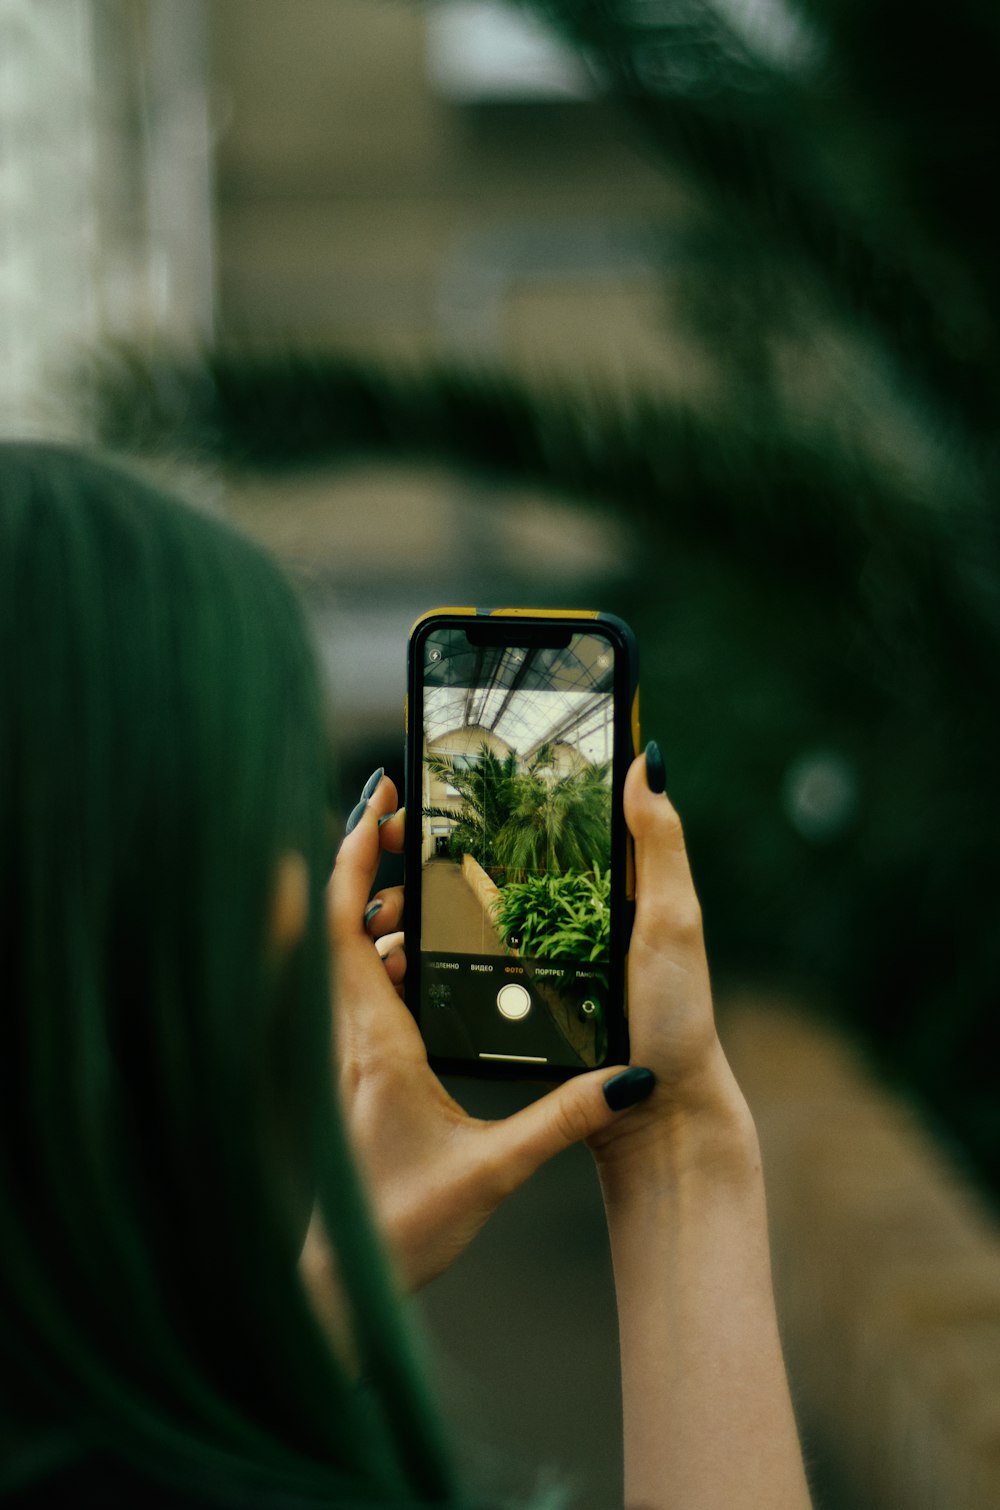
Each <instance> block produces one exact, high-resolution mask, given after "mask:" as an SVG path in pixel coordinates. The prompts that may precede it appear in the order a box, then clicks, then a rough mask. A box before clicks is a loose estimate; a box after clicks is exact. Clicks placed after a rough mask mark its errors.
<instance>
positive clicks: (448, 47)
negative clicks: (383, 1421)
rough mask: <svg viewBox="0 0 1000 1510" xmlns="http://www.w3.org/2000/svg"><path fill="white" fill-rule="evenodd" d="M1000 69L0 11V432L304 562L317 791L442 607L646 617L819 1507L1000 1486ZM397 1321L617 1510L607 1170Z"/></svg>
mask: <svg viewBox="0 0 1000 1510" xmlns="http://www.w3.org/2000/svg"><path fill="white" fill-rule="evenodd" d="M998 62H1000V21H998V18H997V17H996V16H994V15H993V13H992V12H991V11H989V10H988V9H985V8H983V7H981V6H978V5H977V4H975V3H974V0H960V3H956V4H955V5H954V6H953V7H952V8H951V9H950V11H949V14H948V17H947V18H945V20H944V21H942V18H941V16H940V15H939V12H938V10H937V9H936V8H935V7H932V6H930V5H925V4H917V5H915V6H910V7H907V10H906V14H905V15H904V14H902V13H900V12H898V11H897V9H896V8H895V7H894V6H893V5H892V4H891V3H889V0H877V3H876V0H870V3H868V4H866V5H863V6H862V5H846V6H845V5H839V4H832V3H830V4H827V3H825V0H808V3H802V4H800V5H796V6H794V7H793V6H791V5H789V4H785V3H782V0H769V3H761V4H757V5H754V6H752V7H750V6H745V7H744V6H739V5H736V4H733V3H729V0H726V3H723V0H712V3H709V0H690V3H684V4H681V3H680V0H643V3H642V4H635V3H632V0H607V3H606V4H603V5H598V6H594V5H587V4H583V3H575V0H537V3H532V4H528V3H525V4H523V5H520V6H504V5H500V4H492V3H480V0H439V3H437V4H431V5H423V4H418V3H416V0H412V3H411V0H384V3H378V4H376V3H374V0H283V3H282V4H280V5H277V4H261V3H252V0H44V3H40V4H34V3H31V0H0V343H2V346H3V352H4V361H3V363H0V433H3V434H5V435H11V434H24V433H31V434H38V435H51V436H73V437H82V438H85V439H88V438H97V439H99V440H101V441H103V442H104V443H106V444H108V445H111V446H112V447H116V448H118V449H122V450H125V451H127V452H129V453H130V454H131V455H132V456H133V458H136V457H138V458H139V459H140V460H141V463H142V465H144V466H147V467H150V468H152V469H154V470H156V471H158V472H160V473H165V474H167V475H168V476H169V477H170V478H171V479H172V480H174V481H176V482H177V483H178V484H179V485H180V486H182V487H183V488H184V489H185V490H187V491H188V492H189V493H191V494H192V495H193V496H195V497H196V498H197V499H198V500H199V501H200V502H201V503H202V504H203V506H204V507H206V508H209V509H213V510H218V511H220V512H223V513H225V514H227V515H228V516H230V517H232V518H233V519H235V520H236V521H238V522H239V523H241V524H242V525H243V526H244V527H245V528H247V529H248V530H250V531H251V532H253V533H254V534H256V535H257V536H258V537H259V538H261V539H262V540H264V541H265V542H266V543H267V544H268V545H269V546H270V547H271V548H272V549H273V550H274V551H275V552H276V553H277V554H278V555H279V556H280V557H281V558H282V560H284V561H285V563H286V564H287V565H288V567H289V568H290V570H292V572H293V573H294V574H295V575H296V578H297V580H298V582H299V584H300V586H301V589H302V592H303V594H304V595H305V598H306V601H307V603H308V605H309V608H310V611H311V613H312V616H313V621H314V624H315V626H316V632H317V637H318V641H319V645H320V649H321V653H322V655H323V657H324V663H325V665H326V667H327V670H328V674H329V679H330V686H331V695H332V698H333V701H334V705H335V707H336V709H337V727H338V734H339V743H340V755H341V765H342V773H343V789H344V802H345V806H346V807H349V806H350V805H351V802H352V800H353V798H352V796H351V794H352V793H353V791H354V790H355V789H356V788H357V787H359V786H360V784H361V783H362V782H363V781H364V779H365V777H366V776H367V775H368V773H369V771H370V770H371V769H372V768H373V767H374V766H376V765H379V764H383V763H384V764H386V765H387V766H388V767H389V769H390V772H391V773H392V774H394V775H397V776H398V775H399V773H400V770H401V762H400V759H399V754H400V747H401V739H402V730H401V717H400V713H401V704H402V696H403V674H404V654H405V638H406V633H407V630H408V628H409V625H410V623H411V622H412V620H413V619H414V618H415V617H416V615H417V614H418V613H419V612H421V611H423V610H424V609H426V608H427V607H430V606H432V605H433V604H435V603H438V602H460V603H461V602H470V601H471V602H494V603H496V602H501V601H507V602H512V603H513V602H520V603H531V602H535V603H541V602H545V603H552V604H560V603H561V604H571V603H574V602H575V603H577V604H580V603H586V604H592V603H593V604H598V605H600V606H601V607H604V608H607V609H611V610H615V611H617V612H620V613H622V614H623V615H624V616H625V617H626V618H628V619H630V620H631V621H632V622H633V623H634V625H635V627H636V629H637V630H638V632H639V636H640V641H641V644H642V653H643V695H644V708H645V719H644V723H645V728H646V730H647V732H648V733H650V734H655V735H656V736H657V737H658V738H659V739H660V741H661V743H662V745H663V747H664V750H665V753H666V757H667V764H668V778H669V784H670V789H671V792H672V794H673V795H674V796H675V798H676V800H677V801H678V804H679V806H680V808H681V810H682V812H683V813H684V816H685V822H686V827H687V830H688V835H689V843H690V848H691V852H692V855H693V857H694V866H695V873H696V879H697V882H698V885H699V889H700V891H701V893H702V897H703V901H704V904H705V911H706V917H707V919H708V928H709V944H710V950H711V954H712V958H713V965H714V968H715V972H716V976H717V978H718V980H719V983H720V998H721V1002H722V1010H723V1018H722V1026H723V1035H724V1039H725V1040H726V1041H727V1043H728V1044H729V1047H730V1052H731V1053H732V1055H733V1058H734V1061H735V1062H736V1064H737V1069H738V1071H739V1073H740V1074H741V1075H742V1076H743V1078H744V1079H745V1081H746V1083H747V1086H748V1090H749V1092H750V1096H751V1101H752V1104H753V1106H754V1109H755V1111H756V1113H757V1117H758V1122H759V1124H760V1127H761V1132H762V1138H763V1141H764V1151H765V1162H766V1167H767V1169H768V1172H769V1175H770V1179H771V1188H772V1208H773V1214H774V1223H775V1233H774V1239H775V1251H776V1256H777V1260H778V1283H779V1310H780V1312H781V1317H782V1322H783V1326H784V1329H785V1333H786V1339H787V1344H788V1351H789V1357H790V1360H791V1365H792V1372H793V1386H794V1388H795V1393H796V1398H797V1403H798V1405H799V1409H800V1413H801V1416H802V1420H803V1424H804V1427H805V1432H806V1442H807V1452H808V1455H809V1458H810V1462H811V1465H812V1471H813V1475H814V1479H815V1481H816V1484H817V1498H818V1502H819V1503H820V1504H821V1505H826V1506H829V1507H832V1510H835V1507H837V1506H840V1505H844V1506H847V1505H850V1506H852V1507H861V1506H871V1507H872V1510H875V1507H893V1510H894V1507H896V1506H900V1507H902V1506H904V1505H905V1506H907V1507H911V1506H914V1507H918V1506H924V1505H926V1506H935V1507H937V1506H948V1507H949V1510H952V1507H962V1506H970V1507H975V1510H979V1507H983V1510H985V1507H986V1506H987V1505H990V1504H993V1503H995V1502H996V1499H997V1497H998V1492H1000V1491H997V1490H996V1486H997V1483H998V1475H1000V1466H998V1464H1000V1415H998V1408H1000V1406H998V1402H1000V1377H998V1370H1000V1345H998V1337H1000V1293H998V1286H1000V1265H998V1258H997V1252H998V1248H997V1237H996V1227H995V1220H994V1217H993V1215H992V1213H993V1211H994V1210H995V1200H996V1190H997V1188H998V1185H1000V1172H998V1171H1000V1110H998V1100H997V1096H996V1091H995V1078H996V1076H995V1065H996V1052H995V1046H994V1045H995V1026H994V1019H995V1015H996V983H997V978H998V974H1000V943H998V940H1000V933H998V931H997V929H996V924H995V917H996V906H995V898H996V880H995V850H996V834H997V831H998V824H997V808H996V798H995V766H996V760H995V749H996V736H997V733H998V721H997V714H996V709H997V688H998V680H1000V679H998V676H997V672H998V668H1000V593H998V591H997V584H998V582H1000V569H998V562H1000V549H998V531H997V528H996V510H995V500H996V492H997V482H998V471H1000V467H998V463H997V456H996V446H995V436H996V433H997V421H998V419H1000V413H998V410H1000V363H998V360H997V356H996V353H997V351H998V350H1000V339H998V337H1000V279H998V277H997V262H996V258H995V255H994V244H993V241H992V238H991V234H990V230H989V219H990V217H989V208H990V205H991V204H992V200H993V199H994V198H995V190H994V189H993V187H992V174H993V172H994V171H995V169H994V165H995V161H996V155H997V154H996V149H997V148H1000V141H998V140H997V138H998V136H1000V127H998V122H997V116H996V111H995V108H994V107H993V106H992V104H991V100H992V90H993V83H992V80H993V77H994V73H993V72H992V71H991V70H995V66H996V64H997V63H998ZM727 1003H729V1005H728V1007H727ZM517 1094H519V1093H516V1092H509V1091H501V1090H498V1089H493V1090H490V1089H488V1088H479V1089H478V1090H472V1089H471V1088H468V1087H462V1088H460V1095H461V1096H462V1097H463V1098H464V1099H466V1100H467V1101H468V1103H469V1104H470V1105H475V1106H476V1107H477V1108H478V1109H479V1110H480V1111H481V1112H482V1114H484V1115H497V1114H500V1113H502V1111H503V1110H504V1108H505V1107H506V1106H508V1105H509V1104H511V1099H510V1098H511V1096H514V1097H515V1099H516V1096H517ZM525 1094H527V1093H525ZM928 1129H929V1132H928ZM803 1213H811V1216H808V1217H806V1216H804V1215H803ZM845 1274H849V1275H850V1283H841V1281H842V1280H843V1277H844V1275H845ZM422 1308H423V1315H424V1318H425V1321H426V1324H427V1326H428V1329H429V1332H430V1334H431V1341H432V1350H433V1351H434V1353H435V1355H436V1358H437V1363H436V1367H437V1370H438V1372H439V1375H440V1378H441V1383H442V1390H443V1392H444V1396H445V1399H446V1402H447V1406H448V1409H449V1411H450V1412H451V1414H452V1417H453V1420H454V1421H455V1424H456V1430H457V1431H458V1433H459V1435H460V1436H461V1439H462V1441H463V1442H464V1443H466V1444H467V1450H468V1456H469V1458H470V1463H471V1464H472V1471H473V1472H474V1473H477V1474H478V1475H479V1476H480V1478H482V1479H484V1480H485V1481H486V1482H487V1483H488V1484H489V1485H490V1486H491V1488H493V1489H496V1488H497V1487H498V1486H499V1487H501V1488H503V1489H507V1488H509V1489H511V1491H512V1492H515V1493H521V1494H523V1493H524V1491H525V1489H526V1487H527V1486H529V1485H530V1484H532V1483H533V1482H535V1481H536V1476H537V1475H538V1474H539V1473H543V1474H544V1473H546V1472H548V1473H551V1474H552V1475H553V1476H554V1477H555V1478H556V1479H558V1480H560V1481H564V1482H568V1483H569V1484H570V1486H571V1488H573V1489H574V1490H575V1491H576V1492H577V1493H578V1495H579V1500H580V1503H581V1504H583V1505H586V1506H589V1505H593V1506H597V1505H600V1504H605V1503H608V1502H609V1501H610V1502H613V1501H614V1500H615V1498H616V1497H617V1495H618V1493H619V1489H618V1483H619V1472H620V1465H619V1453H620V1443H619V1428H618V1396H617V1383H616V1362H615V1346H616V1344H615V1332H614V1317H613V1301H612V1293H611V1287H610V1276H609V1271H608V1262H607V1254H606V1250H605V1241H604V1236H603V1224H602V1218H601V1215H600V1211H599V1207H598V1204H597V1196H596V1189H595V1186H594V1182H593V1177H592V1173H591V1171H590V1167H589V1163H588V1160H587V1157H586V1155H585V1154H583V1153H580V1154H579V1156H578V1157H577V1156H575V1155H568V1156H567V1157H566V1158H565V1159H564V1160H561V1161H560V1162H559V1163H558V1164H557V1165H556V1166H555V1167H554V1168H552V1169H549V1170H547V1171H545V1172H544V1174H542V1175H540V1176H539V1177H538V1178H537V1179H536V1180H535V1181H534V1182H532V1184H531V1186H530V1187H529V1188H528V1189H527V1190H526V1191H524V1192H523V1193H521V1194H520V1195H519V1196H518V1197H517V1198H516V1199H515V1200H514V1201H513V1202H512V1203H511V1204H510V1206H509V1207H508V1208H507V1209H506V1210H505V1211H504V1212H503V1213H502V1214H501V1215H500V1216H499V1217H498V1218H497V1219H496V1221H495V1223H494V1224H493V1226H492V1227H491V1229H490V1230H489V1231H488V1232H487V1233H485V1234H484V1235H483V1237H482V1238H481V1239H480V1240H479V1241H478V1243H477V1244H476V1245H475V1246H474V1248H473V1250H472V1251H471V1252H470V1253H469V1254H468V1255H467V1256H466V1257H465V1258H464V1259H463V1260H462V1262H461V1263H460V1264H459V1265H457V1266H456V1268H455V1270H454V1271H453V1272H452V1273H451V1274H449V1275H448V1276H447V1277H446V1278H445V1279H444V1280H442V1281H440V1282H439V1283H438V1284H436V1285H435V1286H433V1287H432V1288H431V1290H430V1291H429V1292H428V1294H427V1296H426V1297H425V1298H424V1301H423V1303H422Z"/></svg>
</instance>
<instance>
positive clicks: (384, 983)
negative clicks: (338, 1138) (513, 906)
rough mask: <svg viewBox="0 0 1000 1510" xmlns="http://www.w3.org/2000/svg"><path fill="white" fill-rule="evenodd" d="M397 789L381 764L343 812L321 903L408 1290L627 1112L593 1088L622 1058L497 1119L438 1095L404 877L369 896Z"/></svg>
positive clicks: (359, 1099) (371, 1148)
mask: <svg viewBox="0 0 1000 1510" xmlns="http://www.w3.org/2000/svg"><path fill="white" fill-rule="evenodd" d="M368 786H371V783H369V784H368ZM367 792H368V787H366V794H367ZM396 801H397V797H396V788H395V786H394V785H393V783H392V781H391V780H390V779H389V778H388V777H382V778H381V779H380V780H378V781H377V783H376V785H375V786H374V789H373V791H372V792H371V794H370V795H366V797H365V798H363V799H362V802H361V803H359V804H358V807H357V808H356V809H355V810H354V812H353V813H352V814H351V821H352V823H353V825H354V826H353V828H352V829H351V831H350V832H349V833H348V835H347V837H346V838H345V839H344V841H343V843H342V845H341V848H340V853H339V855H338V856H337V863H336V865H335V867H334V872H333V878H332V880H331V882H330V890H329V915H330V931H331V942H332V948H333V962H334V982H335V1008H334V1022H335V1048H336V1062H337V1072H338V1076H339V1082H340V1091H341V1096H342V1100H343V1105H344V1109H345V1116H346V1119H347V1125H348V1129H349V1131H350V1135H351V1138H352V1141H353V1144H354V1148H355V1151H356V1153H357V1156H358V1158H359V1160H360V1163H361V1166H362V1169H363V1171H364V1173H365V1176H366V1178H367V1182H368V1187H369V1190H370V1192H371V1197H372V1202H373V1205H374V1210H375V1215H376V1218H377V1220H378V1222H379V1224H380V1226H381V1228H382V1231H383V1234H384V1236H385V1238H386V1240H387V1242H388V1245H389V1248H390V1251H391V1253H392V1254H393V1255H394V1258H395V1261H396V1267H397V1273H398V1277H399V1279H400V1282H401V1283H402V1284H403V1285H404V1286H405V1287H406V1288H408V1289H411V1290H412V1289H416V1288H418V1287H419V1286H420V1285H421V1284H424V1283H426V1281H427V1280H429V1279H432V1278H433V1277H434V1276H435V1275H436V1274H439V1273H440V1272H441V1271H442V1270H443V1269H446V1268H447V1267H448V1265H449V1264H450V1263H451V1262H452V1261H453V1260H454V1259H455V1258H457V1256H458V1255H459V1253H461V1252H462V1250H463V1248H465V1247H466V1245H467V1244H468V1243H469V1242H470V1241H471V1239H472V1238H473V1237H474V1236H475V1234H476V1233H477V1232H478V1231H479V1229H480V1227H482V1225H483V1223H484V1222H485V1221H486V1219H487V1217H488V1216H489V1215H490V1213H491V1212H492V1211H493V1210H494V1209H495V1208H496V1207H497V1206H498V1205H499V1203H500V1202H501V1201H502V1200H503V1198H504V1196H506V1195H509V1194H510V1193H511V1191H513V1190H516V1189H517V1187H518V1186H519V1185H521V1184H522V1183H523V1181H524V1180H526V1179H527V1178H528V1176H529V1175H530V1174H531V1173H532V1172H533V1171H534V1170H535V1169H537V1168H538V1166H539V1165H540V1164H543V1163H544V1162H545V1161H546V1160H547V1159H549V1158H551V1157H552V1156H553V1154H556V1153H559V1152H560V1151H561V1150H562V1149H565V1148H567V1147H569V1146H570V1145H571V1144H573V1143H576V1142H579V1141H580V1140H582V1139H584V1138H591V1139H592V1138H594V1137H595V1136H597V1135H599V1134H601V1133H602V1132H604V1131H606V1130H607V1129H608V1128H610V1127H611V1126H612V1124H613V1123H615V1122H619V1121H625V1120H628V1117H626V1116H625V1113H624V1110H623V1111H620V1112H615V1111H612V1110H611V1108H610V1106H609V1104H608V1102H607V1100H606V1099H605V1097H604V1094H603V1090H602V1088H603V1086H604V1085H605V1084H606V1083H607V1082H608V1081H609V1080H610V1079H611V1078H613V1077H614V1076H615V1074H616V1073H620V1072H621V1071H622V1070H623V1069H624V1068H625V1067H624V1066H618V1067H617V1069H616V1068H615V1067H610V1068H608V1067H606V1068H604V1069H602V1070H596V1071H593V1072H590V1073H588V1074H584V1075H578V1076H576V1077H574V1078H573V1079H572V1080H569V1081H567V1082H566V1083H565V1084H563V1085H560V1086H558V1087H557V1088H556V1089H555V1090H553V1091H550V1092H549V1093H548V1094H546V1095H544V1096H542V1097H540V1099H539V1100H537V1101H535V1102H533V1103H532V1104H531V1105H530V1106H527V1107H525V1108H524V1109H523V1110H521V1111H519V1112H516V1113H515V1114H514V1115H513V1116H511V1117H508V1118H506V1119H504V1120H502V1121H499V1122H482V1121H479V1120H477V1119H476V1118H474V1117H470V1116H469V1115H468V1114H467V1113H466V1112H465V1111H463V1110H462V1108H461V1107H460V1106H459V1105H458V1103H457V1102H456V1101H454V1100H453V1099H452V1097H451V1096H449V1095H448V1093H447V1091H446V1090H445V1088H444V1086H443V1085H442V1084H441V1082H440V1080H439V1079H438V1078H437V1076H436V1075H435V1074H434V1072H433V1071H432V1070H431V1068H430V1066H429V1065H428V1063H427V1054H426V1051H425V1049H424V1044H423V1040H422V1038H421V1036H420V1032H419V1030H418V1028H417V1025H416V1022H415V1021H414V1019H413V1017H412V1016H411V1014H410V1012H409V1011H408V1009H407V1008H406V1006H405V1005H404V1004H403V1002H402V1000H401V999H400V992H401V985H402V980H403V974H404V971H405V956H404V955H403V951H402V934H401V933H400V932H398V930H399V927H400V924H401V921H402V913H403V892H402V888H401V887H394V888H390V889H388V890H386V891H384V892H381V893H379V895H378V896H377V897H375V898H372V899H371V902H370V901H369V896H370V892H371V888H372V885H373V884H374V880H375V873H376V870H377V868H378V862H379V854H380V851H381V849H383V848H385V849H387V850H390V851H392V852H395V853H398V852H399V851H400V850H401V849H402V844H403V827H404V818H403V814H402V813H397V812H396ZM380 819H384V820H385V821H384V822H383V823H382V824H381V825H380V823H379V820H380ZM375 902H380V903H381V907H379V908H378V909H377V910H374V911H373V905H374V903H375ZM366 914H367V917H368V922H367V925H366V922H365V917H366ZM376 942H377V947H376ZM382 956H384V962H383V958H382ZM648 1083H649V1082H648V1077H647V1079H646V1081H645V1083H644V1084H643V1086H642V1088H643V1089H645V1088H646V1086H647V1085H648ZM612 1099H614V1097H613V1096H612ZM632 1115H635V1113H629V1114H628V1116H629V1117H631V1116H632Z"/></svg>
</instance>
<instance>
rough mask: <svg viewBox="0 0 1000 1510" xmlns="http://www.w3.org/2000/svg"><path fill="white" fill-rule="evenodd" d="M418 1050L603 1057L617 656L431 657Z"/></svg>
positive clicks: (434, 651) (587, 1061) (496, 1056)
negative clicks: (422, 1044)
mask: <svg viewBox="0 0 1000 1510" xmlns="http://www.w3.org/2000/svg"><path fill="white" fill-rule="evenodd" d="M423 661H424V667H423V671H424V696H423V766H422V782H423V790H422V794H421V808H422V852H421V859H422V869H421V883H420V895H421V924H420V948H421V964H422V969H421V1000H420V1020H421V1027H422V1030H423V1034H424V1040H425V1042H426V1044H427V1046H428V1049H429V1050H430V1052H431V1053H432V1054H438V1055H441V1056H442V1057H448V1058H454V1059H480V1060H507V1061H512V1062H522V1063H524V1064H532V1065H543V1064H552V1065H560V1066H573V1067H574V1068H592V1067H594V1066H595V1065H598V1064H600V1063H601V1062H602V1061H603V1059H604V1058H605V1057H606V1052H607V1031H606V1026H605V1021H606V1019H605V1007H606V1002H607V995H608V985H609V980H608V959H609V952H610V951H609V934H610V922H611V906H610V897H611V878H610V868H611V772H612V756H613V750H614V744H613V731H612V716H613V703H614V699H613V688H614V648H613V645H612V644H611V642H610V641H609V640H607V639H605V638H604V637H603V636H602V635H600V634H598V633H582V634H573V635H572V637H571V639H570V642H569V644H568V645H567V646H565V647H562V648H559V649H551V648H543V647H529V646H525V647H523V648H518V647H511V646H507V645H505V646H495V645H493V646H491V645H483V644H479V645H477V644H473V643H470V641H469V639H468V637H467V635H466V632H465V630H459V629H441V630H438V631H435V632H433V633H432V634H430V635H429V636H428V638H427V639H426V641H425V643H424V649H423Z"/></svg>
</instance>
